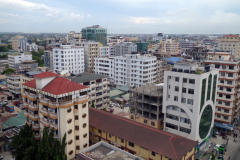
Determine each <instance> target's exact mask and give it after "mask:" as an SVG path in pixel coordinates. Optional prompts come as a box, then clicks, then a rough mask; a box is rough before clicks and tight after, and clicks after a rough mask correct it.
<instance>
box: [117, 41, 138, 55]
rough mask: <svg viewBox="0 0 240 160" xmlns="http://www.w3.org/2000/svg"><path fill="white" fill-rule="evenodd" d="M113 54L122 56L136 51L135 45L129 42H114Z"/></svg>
mask: <svg viewBox="0 0 240 160" xmlns="http://www.w3.org/2000/svg"><path fill="white" fill-rule="evenodd" d="M115 47H116V50H115V51H116V52H115V56H123V55H125V54H130V53H132V52H136V51H137V45H136V44H132V43H129V42H123V43H119V44H116V46H115Z"/></svg>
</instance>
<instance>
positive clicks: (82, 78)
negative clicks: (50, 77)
mask: <svg viewBox="0 0 240 160" xmlns="http://www.w3.org/2000/svg"><path fill="white" fill-rule="evenodd" d="M102 78H108V76H105V75H101V74H94V73H87V72H84V73H81V74H79V77H69V79H71V81H73V82H76V83H83V82H89V81H93V80H97V79H102Z"/></svg>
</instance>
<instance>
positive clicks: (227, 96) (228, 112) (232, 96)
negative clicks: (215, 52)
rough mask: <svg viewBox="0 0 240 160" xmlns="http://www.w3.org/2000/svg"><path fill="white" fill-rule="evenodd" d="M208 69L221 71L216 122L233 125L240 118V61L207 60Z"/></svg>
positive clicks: (205, 62)
mask: <svg viewBox="0 0 240 160" xmlns="http://www.w3.org/2000/svg"><path fill="white" fill-rule="evenodd" d="M203 63H204V64H205V66H206V67H210V68H212V69H214V68H216V69H218V70H219V77H218V86H217V94H216V109H215V117H214V121H216V122H220V123H227V124H233V123H234V121H235V120H236V119H237V117H238V116H239V112H240V110H239V108H240V103H239V98H240V93H239V90H240V87H239V85H238V83H239V80H238V79H239V74H238V72H239V66H240V62H239V61H234V60H229V59H225V60H206V61H204V62H203Z"/></svg>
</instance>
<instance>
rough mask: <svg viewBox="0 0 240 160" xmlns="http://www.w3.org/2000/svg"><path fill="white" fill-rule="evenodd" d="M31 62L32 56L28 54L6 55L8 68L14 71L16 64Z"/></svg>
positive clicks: (15, 53) (14, 53)
mask: <svg viewBox="0 0 240 160" xmlns="http://www.w3.org/2000/svg"><path fill="white" fill-rule="evenodd" d="M29 60H32V54H31V53H28V52H24V53H22V52H21V53H19V52H13V53H9V54H8V65H9V68H12V69H16V64H18V63H22V62H24V61H29Z"/></svg>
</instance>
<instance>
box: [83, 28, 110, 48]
mask: <svg viewBox="0 0 240 160" xmlns="http://www.w3.org/2000/svg"><path fill="white" fill-rule="evenodd" d="M82 37H83V38H85V39H86V40H87V41H89V40H90V41H94V42H99V43H102V44H103V46H107V29H106V28H102V27H100V26H99V25H93V26H91V27H86V28H83V29H82Z"/></svg>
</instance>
